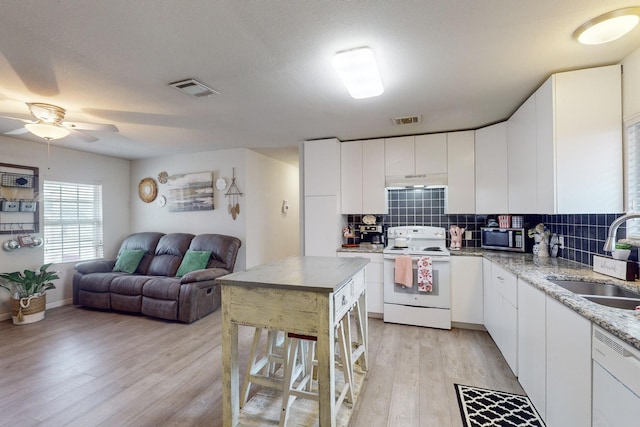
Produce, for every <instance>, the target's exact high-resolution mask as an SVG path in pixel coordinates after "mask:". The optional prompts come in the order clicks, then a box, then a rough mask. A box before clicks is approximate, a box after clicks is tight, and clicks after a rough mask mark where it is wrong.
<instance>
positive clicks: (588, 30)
mask: <svg viewBox="0 0 640 427" xmlns="http://www.w3.org/2000/svg"><path fill="white" fill-rule="evenodd" d="M639 15H640V7H627V8H624V9H618V10H613V11H611V12H607V13H605V14H603V15H600V16H597V17H595V18H593V19H590V20H589V21H587V22H585V23H584V24H582V25H581V26H580V27H578V29H577V30H576V31H575V32H574V33H573V37H574V38H575V39H576V40H578V41H579V42H580V43H582V44H587V45H593V44H603V43H608V42H611V41H614V40H617V39H619V38H620V37H622V36H624V35H625V34H627V33H628V32H630V31H631V30H633V29H634V28H635V26H636V25H638V22H640V16H639Z"/></svg>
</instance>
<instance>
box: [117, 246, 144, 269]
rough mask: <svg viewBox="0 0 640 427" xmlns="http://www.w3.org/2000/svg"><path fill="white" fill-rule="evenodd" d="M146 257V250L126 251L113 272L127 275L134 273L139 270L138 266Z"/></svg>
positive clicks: (121, 254)
mask: <svg viewBox="0 0 640 427" xmlns="http://www.w3.org/2000/svg"><path fill="white" fill-rule="evenodd" d="M143 256H144V250H142V249H124V250H123V251H122V252H121V253H120V256H119V257H118V260H117V261H116V265H115V266H114V267H113V271H123V272H125V273H133V272H134V271H136V268H138V264H140V261H141V260H142V257H143Z"/></svg>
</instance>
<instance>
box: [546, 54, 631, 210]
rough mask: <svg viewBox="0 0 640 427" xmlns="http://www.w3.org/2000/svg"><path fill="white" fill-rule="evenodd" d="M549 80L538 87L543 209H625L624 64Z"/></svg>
mask: <svg viewBox="0 0 640 427" xmlns="http://www.w3.org/2000/svg"><path fill="white" fill-rule="evenodd" d="M549 80H550V82H547V83H545V85H543V86H542V87H541V88H540V90H539V91H538V92H537V93H536V106H537V117H538V205H539V208H541V209H540V213H550V212H549V209H550V208H552V207H553V211H552V212H553V213H558V214H564V213H583V212H588V213H606V212H622V211H623V190H622V188H623V164H622V159H623V157H622V145H623V144H622V73H621V68H620V65H611V66H607V67H598V68H590V69H586V70H578V71H571V72H566V73H559V74H554V75H553V76H551V78H550V79H549ZM550 177H552V178H550ZM553 180H554V181H555V191H548V190H547V189H553V188H554V187H553V183H554V181H553Z"/></svg>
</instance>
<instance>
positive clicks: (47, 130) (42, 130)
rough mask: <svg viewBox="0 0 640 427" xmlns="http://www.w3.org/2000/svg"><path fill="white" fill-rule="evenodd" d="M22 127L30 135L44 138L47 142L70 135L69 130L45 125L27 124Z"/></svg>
mask: <svg viewBox="0 0 640 427" xmlns="http://www.w3.org/2000/svg"><path fill="white" fill-rule="evenodd" d="M24 127H25V128H27V130H28V131H29V132H31V133H32V134H34V135H36V136H39V137H40V138H44V139H46V140H47V141H51V140H53V139H60V138H64V137H65V136H67V135H69V133H70V131H69V129H65V128H63V127H60V126H54V125H48V124H45V123H27V124H26V125H24Z"/></svg>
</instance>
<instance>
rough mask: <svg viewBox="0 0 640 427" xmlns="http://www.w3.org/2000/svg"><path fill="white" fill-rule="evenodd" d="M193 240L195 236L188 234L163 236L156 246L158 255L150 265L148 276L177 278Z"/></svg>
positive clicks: (156, 254)
mask: <svg viewBox="0 0 640 427" xmlns="http://www.w3.org/2000/svg"><path fill="white" fill-rule="evenodd" d="M192 239H193V234H187V233H171V234H165V235H164V236H162V238H160V241H159V242H158V246H156V253H155V255H154V257H153V259H152V260H151V264H149V270H148V271H147V275H149V276H165V277H173V276H175V275H176V272H177V271H178V267H179V266H180V263H181V262H182V258H183V257H184V254H185V253H187V249H189V244H190V243H191V240H192Z"/></svg>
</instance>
